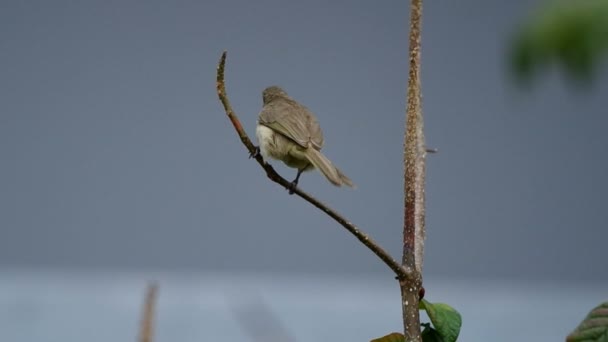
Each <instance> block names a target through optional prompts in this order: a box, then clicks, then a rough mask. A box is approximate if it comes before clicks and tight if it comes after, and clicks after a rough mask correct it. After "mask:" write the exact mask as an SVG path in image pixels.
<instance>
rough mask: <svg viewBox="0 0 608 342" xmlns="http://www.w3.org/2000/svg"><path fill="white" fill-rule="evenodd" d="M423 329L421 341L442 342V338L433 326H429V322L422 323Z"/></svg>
mask: <svg viewBox="0 0 608 342" xmlns="http://www.w3.org/2000/svg"><path fill="white" fill-rule="evenodd" d="M422 326H423V327H424V330H422V341H423V342H442V341H443V339H442V338H441V335H439V332H438V331H437V330H435V329H433V327H431V323H422Z"/></svg>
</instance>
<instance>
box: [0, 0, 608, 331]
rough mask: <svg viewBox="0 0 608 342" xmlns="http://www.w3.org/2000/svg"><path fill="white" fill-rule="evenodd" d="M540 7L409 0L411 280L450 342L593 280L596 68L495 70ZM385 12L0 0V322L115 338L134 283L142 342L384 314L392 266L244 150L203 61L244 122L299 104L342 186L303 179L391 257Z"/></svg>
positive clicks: (396, 206) (599, 179) (366, 326)
mask: <svg viewBox="0 0 608 342" xmlns="http://www.w3.org/2000/svg"><path fill="white" fill-rule="evenodd" d="M543 4H544V3H542V2H536V1H525V0H513V1H481V0H461V1H447V0H440V1H428V2H426V3H425V8H424V13H423V18H424V19H423V48H422V87H423V97H424V99H423V109H424V115H425V131H426V138H427V143H428V145H429V146H430V147H434V148H438V149H439V151H440V152H439V153H438V154H434V155H430V156H429V157H428V159H427V161H428V164H427V172H428V174H427V242H426V251H425V266H424V267H425V268H424V273H425V287H426V298H427V299H428V300H430V301H432V302H446V303H449V304H450V305H452V306H454V307H455V308H457V309H458V310H459V311H460V312H461V314H462V315H463V328H462V332H461V340H463V341H487V340H493V341H513V340H520V341H521V340H534V341H556V340H563V339H564V337H565V336H566V335H567V334H568V333H569V332H570V331H571V330H572V329H573V328H574V327H575V326H576V325H577V324H578V323H579V321H580V320H581V319H582V318H583V317H584V316H585V315H586V313H587V312H588V311H589V310H590V309H591V308H593V307H594V306H596V305H597V304H599V303H600V302H601V301H605V300H606V299H607V297H608V293H607V290H606V281H608V264H607V262H606V241H607V239H608V231H607V230H606V228H605V222H607V221H608V211H607V210H606V196H605V194H606V192H607V191H608V181H607V179H606V175H608V161H607V160H606V150H607V148H608V135H606V134H605V130H606V127H607V124H608V115H606V104H607V103H608V102H607V101H608V100H606V97H605V94H606V93H607V91H608V70H607V69H606V67H605V66H602V65H597V64H594V65H596V67H594V68H590V69H588V70H587V69H586V68H582V69H581V68H578V69H577V68H574V70H575V74H576V70H579V71H580V70H583V72H582V73H579V74H583V75H586V76H585V77H583V78H584V79H586V80H587V81H584V82H582V83H581V82H580V80H579V79H577V81H574V80H573V78H572V77H570V76H569V75H571V73H568V71H564V70H563V69H562V68H560V67H559V63H558V64H550V63H549V64H547V66H548V67H545V68H544V69H543V71H545V72H543V73H536V74H534V75H535V76H534V77H532V78H529V79H531V80H532V81H531V82H527V83H526V84H524V85H522V84H521V83H520V82H519V81H518V75H519V76H521V75H524V76H526V75H527V76H530V75H531V74H532V71H531V70H537V69H535V68H534V67H533V65H535V64H534V63H536V61H538V60H539V59H535V58H533V56H536V55H534V52H532V53H531V54H526V52H525V51H528V50H526V46H528V45H526V44H528V42H529V40H526V39H523V40H517V39H515V38H514V37H517V36H518V34H519V35H521V37H525V36H526V33H525V32H527V31H526V27H527V26H526V25H528V24H529V23H531V22H532V23H533V22H534V18H536V17H535V16H534V15H535V14H534V13H536V12H538V11H539V10H542V9H543V6H542V5H543ZM531 18H532V19H531ZM408 23H409V3H408V2H407V1H384V2H381V3H375V2H368V1H335V2H330V3H328V2H323V1H318V0H311V1H305V2H304V1H277V0H263V1H256V2H252V1H244V0H229V1H219V0H209V1H173V2H166V1H155V0H153V1H145V2H143V1H81V2H73V1H64V0H58V1H53V2H48V1H27V2H24V1H13V0H4V1H2V3H1V4H0V341H16V342H17V341H19V342H20V341H40V340H50V341H65V342H71V341H82V340H85V339H86V340H88V341H91V342H94V341H100V342H101V341H104V342H105V341H110V340H112V341H133V340H134V339H135V338H136V336H137V331H138V324H139V320H140V312H141V306H142V301H143V295H144V289H145V286H146V284H147V282H148V281H150V280H155V281H157V282H158V284H159V285H160V293H159V301H158V305H157V318H156V320H157V325H156V333H157V341H160V342H162V341H181V342H186V341H202V340H208V339H216V340H220V341H229V340H237V339H238V340H247V339H249V340H252V339H251V335H252V334H251V332H250V331H248V329H247V328H246V326H247V323H244V321H243V317H250V316H255V315H256V313H255V312H256V310H257V309H256V308H258V309H260V308H262V307H265V308H266V309H264V310H268V312H270V313H271V314H270V315H271V316H272V315H274V319H276V320H277V321H279V322H280V324H281V326H282V327H283V328H284V330H285V331H286V332H288V333H289V335H290V336H292V338H293V339H294V340H297V341H329V340H336V339H339V340H352V341H368V340H370V339H372V338H374V337H378V336H382V335H384V334H387V333H389V332H391V331H399V330H401V328H402V323H401V308H400V296H399V290H398V286H397V284H396V282H395V280H394V277H393V275H392V274H391V272H390V270H389V269H388V268H387V267H386V266H385V265H384V264H382V263H381V262H379V261H378V260H376V258H375V257H374V256H373V255H372V254H371V252H369V251H368V250H367V249H366V248H364V247H362V246H361V245H360V243H359V242H358V241H356V240H355V239H354V238H352V237H351V236H350V235H348V234H347V232H346V231H344V230H343V229H342V228H341V227H339V226H337V225H336V224H335V223H334V222H333V221H331V220H330V219H329V218H328V217H326V216H325V215H324V214H323V213H321V212H320V211H318V210H316V209H314V208H313V207H312V206H310V205H308V204H307V203H305V202H304V201H302V200H301V199H299V198H297V197H295V196H292V197H290V196H288V195H287V194H286V193H285V190H284V189H282V188H280V187H278V186H277V185H275V184H273V183H270V182H269V181H268V180H267V179H266V178H265V176H264V174H263V172H262V170H261V169H260V168H259V166H258V165H257V164H256V163H255V162H253V161H251V160H249V159H247V154H248V153H247V151H246V150H245V148H244V147H243V146H242V144H241V142H240V141H239V140H238V138H237V137H236V135H235V133H234V130H233V128H232V127H231V125H230V122H229V121H228V120H227V119H226V117H225V114H224V111H223V109H222V108H221V105H220V103H219V101H218V99H217V95H216V93H215V69H216V65H217V61H218V59H219V57H220V54H221V52H222V51H223V50H228V52H229V53H228V61H227V70H226V73H227V74H226V81H227V89H228V94H229V96H230V99H231V101H232V104H233V107H234V109H235V110H236V112H237V114H238V115H239V116H240V118H241V121H242V122H243V124H244V125H245V127H246V128H247V130H248V132H249V134H250V135H251V136H252V137H253V135H254V127H255V120H256V117H257V114H258V112H259V110H260V108H261V91H262V90H263V88H264V87H266V86H269V85H273V84H278V85H281V86H283V87H284V88H285V89H286V90H287V92H288V93H289V94H290V95H291V96H292V97H294V98H295V99H297V100H298V101H300V102H301V103H303V104H305V105H306V106H308V107H309V108H310V109H311V110H312V111H313V112H315V113H316V114H317V116H318V118H319V120H320V123H321V126H322V127H323V130H324V133H325V137H326V138H325V141H326V142H325V148H324V151H325V153H326V155H327V156H328V157H329V158H330V159H332V161H334V162H335V163H336V164H337V165H338V166H339V167H340V168H341V169H342V170H344V172H345V173H346V174H348V175H349V177H350V178H352V179H353V180H354V182H355V183H356V184H357V185H358V189H356V190H350V189H339V188H334V187H332V186H331V185H329V184H328V183H327V182H326V181H325V180H324V179H323V178H322V176H320V175H319V174H318V173H308V174H305V175H303V177H302V179H301V182H300V185H301V187H302V188H303V189H304V190H305V191H308V192H310V193H311V194H313V195H314V196H317V197H318V198H320V199H321V200H323V201H325V202H326V203H328V204H329V205H330V206H332V207H334V208H335V209H337V210H338V211H339V212H340V213H342V214H344V215H345V216H346V217H348V218H349V219H350V220H352V221H353V222H354V223H355V224H357V225H359V226H360V227H361V228H362V229H363V230H364V231H366V232H368V233H369V234H370V235H372V236H373V237H374V238H375V239H376V240H377V241H378V242H379V243H381V244H382V245H383V246H385V247H386V248H387V249H388V250H389V251H390V252H391V253H392V254H393V255H394V256H395V258H400V257H401V234H402V233H401V231H402V221H403V209H402V206H403V170H402V143H403V131H404V127H403V126H404V121H405V120H404V111H405V91H406V81H407V60H408V59H407V42H408V40H407V34H408ZM526 23H528V24H526ZM522 32H524V33H522ZM552 32H553V31H552ZM604 37H605V36H604ZM577 39H578V38H576V37H575V38H573V41H578V40H577ZM571 40H572V39H571ZM514 41H515V42H520V43H521V44H520V45H517V43H515V46H519V48H520V50H517V49H515V51H519V52H517V53H515V57H513V56H514V54H513V51H514V49H513V46H514ZM522 42H523V43H522ZM522 46H523V47H522ZM534 46H536V45H534ZM585 46H586V45H585ZM591 46H596V45H593V44H591ZM522 51H524V52H522ZM568 51H570V50H568ZM530 56H532V57H530ZM545 57H546V56H544V55H543V58H540V61H541V62H544V61H546V60H550V59H551V58H549V57H546V58H545ZM513 61H515V62H513ZM587 62H589V63H591V62H594V60H590V61H587ZM539 63H540V62H539ZM541 64H542V63H541ZM566 64H568V63H566ZM513 65H515V66H516V67H515V68H513ZM541 69H542V68H541ZM571 69H572V68H571ZM524 78H525V77H524ZM581 84H584V85H583V86H581ZM273 165H275V166H277V169H278V171H279V172H280V173H281V174H283V175H284V176H285V177H286V178H288V179H291V178H292V177H293V176H295V172H294V170H292V169H288V168H286V167H284V166H282V165H280V164H278V163H276V162H274V163H273ZM260 303H263V305H262V304H260ZM252 310H253V311H252ZM260 310H261V309H260ZM275 323H277V322H275ZM275 323H273V324H275ZM260 324H262V325H263V324H267V323H264V322H262V323H260ZM273 326H276V324H275V325H273ZM269 329H270V328H269Z"/></svg>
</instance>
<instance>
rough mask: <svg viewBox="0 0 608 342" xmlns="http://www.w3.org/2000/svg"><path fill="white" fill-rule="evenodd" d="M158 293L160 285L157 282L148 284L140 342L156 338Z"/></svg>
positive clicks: (147, 341) (148, 341) (150, 341)
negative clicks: (155, 325) (155, 322)
mask: <svg viewBox="0 0 608 342" xmlns="http://www.w3.org/2000/svg"><path fill="white" fill-rule="evenodd" d="M157 294H158V285H157V284H156V283H150V284H148V288H147V289H146V297H145V300H144V310H143V313H142V319H141V326H140V328H139V342H152V341H153V340H154V309H155V306H156V296H157Z"/></svg>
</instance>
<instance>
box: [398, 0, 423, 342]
mask: <svg viewBox="0 0 608 342" xmlns="http://www.w3.org/2000/svg"><path fill="white" fill-rule="evenodd" d="M421 21H422V0H411V14H410V36H409V75H408V76H409V77H408V91H407V109H406V127H405V139H404V140H405V141H404V169H405V171H404V181H405V186H404V197H405V203H404V225H403V261H402V262H403V265H404V266H405V267H411V268H412V269H414V272H413V274H412V277H408V278H401V279H400V280H399V285H400V287H401V300H402V303H401V304H402V308H403V325H404V331H405V340H406V341H421V336H420V316H419V310H418V302H419V300H420V297H419V292H420V289H421V288H422V257H423V253H424V178H425V157H426V149H425V143H424V132H423V126H424V125H423V119H422V106H421V98H422V95H421V91H420V30H421Z"/></svg>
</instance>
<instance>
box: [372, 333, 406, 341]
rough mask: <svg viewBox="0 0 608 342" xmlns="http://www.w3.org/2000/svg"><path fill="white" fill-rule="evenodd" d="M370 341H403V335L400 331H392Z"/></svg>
mask: <svg viewBox="0 0 608 342" xmlns="http://www.w3.org/2000/svg"><path fill="white" fill-rule="evenodd" d="M371 342H405V336H403V334H402V333H398V332H394V333H391V334H388V335H386V336H382V337H379V338H377V339H375V340H371Z"/></svg>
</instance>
